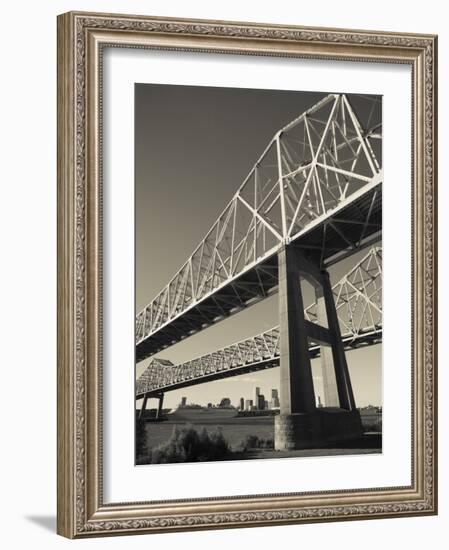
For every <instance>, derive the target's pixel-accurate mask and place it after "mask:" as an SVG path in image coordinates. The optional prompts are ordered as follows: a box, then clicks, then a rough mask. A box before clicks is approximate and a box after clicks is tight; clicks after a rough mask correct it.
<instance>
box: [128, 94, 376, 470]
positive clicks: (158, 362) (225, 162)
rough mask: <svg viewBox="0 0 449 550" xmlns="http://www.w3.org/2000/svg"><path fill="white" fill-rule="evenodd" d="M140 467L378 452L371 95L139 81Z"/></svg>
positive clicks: (137, 276) (137, 443) (373, 107)
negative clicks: (144, 465) (162, 464)
mask: <svg viewBox="0 0 449 550" xmlns="http://www.w3.org/2000/svg"><path fill="white" fill-rule="evenodd" d="M135 219H136V225H135V243H136V251H135V253H136V264H135V283H136V296H135V299H136V304H135V306H136V325H135V332H136V348H135V354H136V355H135V358H136V384H135V399H136V415H135V462H136V464H137V465H143V464H160V463H181V462H200V461H216V460H247V459H266V458H271V459H273V458H287V457H310V456H332V455H348V454H368V453H381V452H382V97H381V96H378V95H370V94H366V95H361V94H358V95H355V94H345V93H340V92H328V91H326V92H316V93H315V92H301V91H280V90H261V89H241V88H220V87H200V86H179V85H159V84H154V85H153V84H135Z"/></svg>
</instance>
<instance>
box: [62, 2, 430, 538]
mask: <svg viewBox="0 0 449 550" xmlns="http://www.w3.org/2000/svg"><path fill="white" fill-rule="evenodd" d="M436 52H437V38H436V36H433V35H422V34H402V33H386V32H374V31H360V30H357V31H355V30H338V29H321V28H305V27H297V26H290V25H286V26H273V25H263V24H255V23H236V22H222V21H203V20H198V21H193V20H185V19H182V20H181V19H179V20H176V19H169V18H154V17H143V16H128V15H109V14H96V13H75V12H70V13H66V14H64V15H61V16H59V18H58V239H59V240H58V345H59V349H58V532H59V533H60V534H61V535H64V536H66V537H70V538H82V537H88V536H101V535H113V534H116V535H118V534H134V533H151V532H161V531H169V530H170V531H173V530H188V529H206V528H210V529H212V528H214V529H215V528H229V527H247V526H248V527H250V526H257V525H259V526H260V525H275V524H285V523H303V522H316V521H336V520H348V519H367V518H381V517H396V516H397V517H399V516H420V515H426V514H436V512H437V453H436V450H437V437H436V420H437V419H436V410H437V409H436V399H437V394H436V351H437V349H436V345H437V343H436V334H437V332H436V320H437V312H436V283H437V281H436V135H437V133H436V121H437V111H436V105H437V103H436V90H437V83H436V76H437V66H436V60H437V57H436Z"/></svg>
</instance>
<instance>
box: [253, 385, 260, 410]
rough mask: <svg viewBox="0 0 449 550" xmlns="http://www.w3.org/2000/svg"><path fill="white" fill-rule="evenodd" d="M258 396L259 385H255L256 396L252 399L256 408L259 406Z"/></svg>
mask: <svg viewBox="0 0 449 550" xmlns="http://www.w3.org/2000/svg"><path fill="white" fill-rule="evenodd" d="M259 396H260V388H259V386H256V397H255V399H254V407H255V408H256V409H258V408H259Z"/></svg>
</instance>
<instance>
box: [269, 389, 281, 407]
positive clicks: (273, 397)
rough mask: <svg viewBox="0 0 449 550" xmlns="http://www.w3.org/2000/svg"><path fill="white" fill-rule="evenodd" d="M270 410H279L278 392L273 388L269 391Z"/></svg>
mask: <svg viewBox="0 0 449 550" xmlns="http://www.w3.org/2000/svg"><path fill="white" fill-rule="evenodd" d="M270 405H271V408H272V409H279V407H280V402H279V391H278V390H277V389H276V388H273V389H272V390H271V403H270Z"/></svg>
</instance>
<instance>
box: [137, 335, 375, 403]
mask: <svg viewBox="0 0 449 550" xmlns="http://www.w3.org/2000/svg"><path fill="white" fill-rule="evenodd" d="M381 342H382V329H381V328H379V329H378V330H377V331H375V332H372V331H370V332H366V333H365V334H361V335H360V336H359V337H358V338H356V339H354V338H353V337H352V336H351V337H346V338H345V337H344V338H343V345H344V349H345V351H349V350H354V349H360V348H364V347H367V346H372V345H374V344H380V343H381ZM309 354H310V358H311V359H316V358H318V357H320V354H321V346H320V345H318V344H313V345H312V346H311V347H310V348H309ZM181 366H182V365H181ZM275 367H279V355H276V357H270V358H266V359H259V360H257V361H254V362H250V363H247V364H244V365H238V366H233V367H229V368H227V369H223V370H218V371H216V372H212V373H209V374H204V375H203V376H199V377H198V376H192V377H191V378H187V379H185V380H180V381H178V382H175V383H172V384H170V385H167V386H160V387H158V388H154V389H151V390H149V391H143V392H140V393H136V399H142V398H143V397H145V396H148V397H153V396H154V397H158V396H159V395H160V394H161V393H164V392H168V391H174V390H180V389H182V388H187V387H189V386H197V385H198V384H206V383H207V382H213V381H216V380H223V379H224V378H230V377H232V376H240V375H243V374H248V373H252V372H257V371H260V370H266V369H272V368H275ZM166 368H168V369H170V368H172V367H166Z"/></svg>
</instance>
